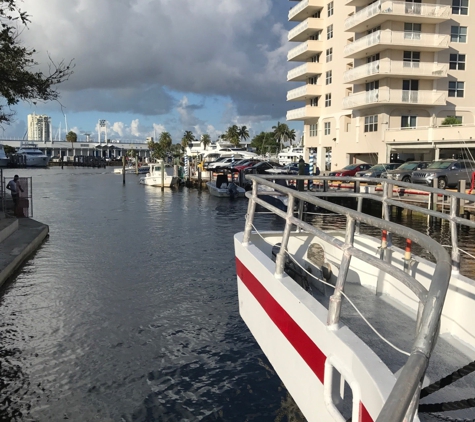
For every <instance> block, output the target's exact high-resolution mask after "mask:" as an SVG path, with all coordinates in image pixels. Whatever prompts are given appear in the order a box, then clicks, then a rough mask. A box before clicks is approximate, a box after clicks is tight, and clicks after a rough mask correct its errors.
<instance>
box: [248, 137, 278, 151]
mask: <svg viewBox="0 0 475 422" xmlns="http://www.w3.org/2000/svg"><path fill="white" fill-rule="evenodd" d="M251 147H253V148H255V149H256V152H257V153H258V154H259V155H263V154H266V153H267V152H269V153H275V152H276V151H277V150H278V149H279V143H278V142H277V141H276V139H275V137H274V133H273V132H261V133H259V135H256V136H254V138H252V141H251Z"/></svg>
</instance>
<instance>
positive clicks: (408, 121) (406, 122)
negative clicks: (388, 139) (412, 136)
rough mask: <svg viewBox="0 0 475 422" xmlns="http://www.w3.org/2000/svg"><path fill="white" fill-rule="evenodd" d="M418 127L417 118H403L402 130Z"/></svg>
mask: <svg viewBox="0 0 475 422" xmlns="http://www.w3.org/2000/svg"><path fill="white" fill-rule="evenodd" d="M415 127H417V116H401V128H402V129H408V128H415Z"/></svg>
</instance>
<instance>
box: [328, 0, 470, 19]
mask: <svg viewBox="0 0 475 422" xmlns="http://www.w3.org/2000/svg"><path fill="white" fill-rule="evenodd" d="M466 1H468V0H466ZM327 10H328V17H330V16H333V2H332V1H331V2H330V3H328V6H327ZM465 14H466V13H465Z"/></svg>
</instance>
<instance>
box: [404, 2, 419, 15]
mask: <svg viewBox="0 0 475 422" xmlns="http://www.w3.org/2000/svg"><path fill="white" fill-rule="evenodd" d="M406 13H407V14H411V15H420V14H421V0H406Z"/></svg>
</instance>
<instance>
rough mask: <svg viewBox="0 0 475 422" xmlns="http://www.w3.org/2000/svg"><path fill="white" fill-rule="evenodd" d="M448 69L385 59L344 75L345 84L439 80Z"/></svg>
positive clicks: (430, 64)
mask: <svg viewBox="0 0 475 422" xmlns="http://www.w3.org/2000/svg"><path fill="white" fill-rule="evenodd" d="M447 69H448V67H447V65H446V64H438V63H425V62H424V63H417V62H403V61H397V60H390V59H383V60H378V61H375V62H371V63H368V64H365V65H363V66H358V67H355V68H354V69H350V70H347V71H346V72H345V73H344V74H343V82H344V83H346V84H348V83H353V84H361V83H366V82H370V81H374V80H376V79H381V78H384V77H391V78H410V79H412V78H416V79H439V78H445V77H446V76H447Z"/></svg>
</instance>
